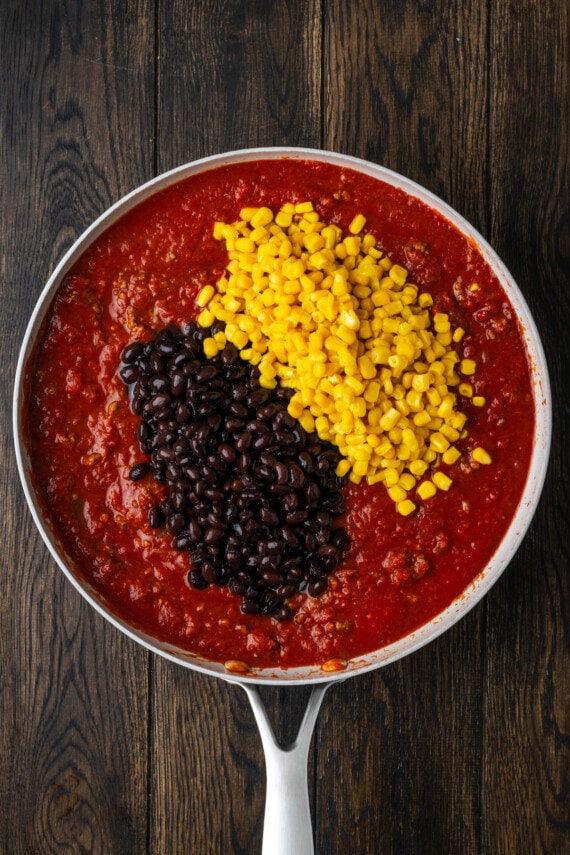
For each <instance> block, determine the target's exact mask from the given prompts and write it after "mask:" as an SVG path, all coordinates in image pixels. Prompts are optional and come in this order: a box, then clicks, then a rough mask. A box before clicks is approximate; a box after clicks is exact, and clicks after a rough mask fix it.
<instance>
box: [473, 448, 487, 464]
mask: <svg viewBox="0 0 570 855" xmlns="http://www.w3.org/2000/svg"><path fill="white" fill-rule="evenodd" d="M471 456H472V458H473V460H475V461H476V462H477V463H482V464H483V465H488V464H489V463H491V455H490V454H489V452H488V451H485V449H484V448H481V447H480V446H477V448H474V449H473V451H472V452H471Z"/></svg>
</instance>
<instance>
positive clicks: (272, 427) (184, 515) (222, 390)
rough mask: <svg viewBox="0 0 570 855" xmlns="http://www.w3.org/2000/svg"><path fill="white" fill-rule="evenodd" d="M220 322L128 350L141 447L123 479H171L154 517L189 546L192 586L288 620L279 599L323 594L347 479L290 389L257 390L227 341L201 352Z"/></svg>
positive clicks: (342, 539)
mask: <svg viewBox="0 0 570 855" xmlns="http://www.w3.org/2000/svg"><path fill="white" fill-rule="evenodd" d="M222 329H223V325H217V324H215V325H214V326H213V327H211V328H207V329H206V328H202V327H199V326H198V325H196V324H189V325H187V326H185V327H183V328H182V329H179V328H172V327H167V328H164V329H162V330H161V331H160V332H159V333H158V334H157V335H156V336H155V337H154V338H153V339H152V340H150V341H147V342H142V341H141V342H139V341H136V342H133V343H131V344H129V345H128V346H127V347H126V348H125V350H124V351H123V353H122V356H121V358H122V365H121V367H120V369H119V375H120V377H121V379H122V380H123V382H124V383H125V384H127V385H128V386H129V391H130V397H131V409H132V411H133V412H134V413H135V414H136V415H139V416H141V421H140V423H139V426H138V440H139V443H140V448H141V451H142V452H143V453H144V454H145V455H146V458H145V460H144V462H141V463H138V464H136V465H135V466H133V467H132V469H131V471H130V478H131V479H132V480H134V481H137V480H140V479H142V478H144V477H146V476H147V475H148V474H149V473H152V475H153V476H154V477H155V478H156V479H157V480H158V481H159V482H163V483H166V484H167V485H168V487H169V488H170V490H169V496H168V498H167V499H166V500H165V501H164V502H163V503H162V504H161V505H159V506H156V507H153V508H151V510H150V511H149V523H150V525H151V526H152V527H153V528H160V527H161V526H165V527H166V529H167V531H168V532H169V533H170V534H171V535H172V538H173V540H172V545H173V546H174V548H175V549H178V550H187V551H188V552H189V557H190V565H191V569H190V570H189V572H188V583H189V584H190V585H193V586H194V587H195V588H206V587H207V586H208V585H227V587H228V589H229V590H230V591H231V592H232V593H233V594H236V595H238V596H240V597H242V598H243V602H242V605H241V610H242V611H243V612H244V613H245V614H264V615H272V616H273V617H274V618H276V619H278V620H287V619H288V618H289V617H290V616H291V609H290V607H289V605H288V604H287V603H286V601H287V600H288V599H289V598H290V597H291V596H293V594H295V593H296V592H297V591H307V593H308V594H309V595H311V596H313V597H316V596H318V595H319V594H321V593H322V592H323V591H324V590H325V589H326V587H327V584H328V583H327V576H328V574H329V573H331V571H332V570H334V568H335V567H336V566H337V563H338V561H339V558H340V556H341V554H342V552H343V550H344V549H345V547H346V545H347V543H348V536H347V533H346V531H345V529H344V528H342V527H341V526H340V525H339V521H338V519H336V518H337V517H338V516H339V515H341V514H342V513H343V512H344V510H345V508H344V505H343V498H342V493H341V489H342V487H343V486H345V484H346V483H347V479H346V477H344V478H340V477H339V476H337V475H336V473H335V470H336V466H337V464H338V462H339V460H340V459H341V455H340V452H339V450H338V449H337V448H336V447H335V446H334V445H332V444H331V443H327V442H323V441H321V440H320V439H319V438H318V436H317V434H316V433H307V432H306V431H305V430H304V429H303V427H302V426H301V425H300V424H299V423H298V421H297V420H296V419H294V418H292V417H291V415H290V414H289V413H288V412H287V404H288V402H289V400H290V397H291V394H292V392H291V390H289V389H286V388H284V387H279V386H278V387H277V388H276V389H273V390H268V389H265V388H263V387H261V386H260V384H259V370H258V369H257V368H256V367H254V366H252V365H251V364H249V363H247V362H245V361H244V360H242V359H241V357H240V356H239V352H238V350H237V348H236V347H235V346H234V345H232V344H229V343H228V344H226V346H225V347H224V348H223V350H221V351H220V352H219V353H218V355H217V356H215V357H213V358H208V357H206V356H205V355H204V352H203V347H202V342H203V341H204V339H205V338H207V337H209V336H212V335H214V334H215V333H216V332H219V331H220V330H222Z"/></svg>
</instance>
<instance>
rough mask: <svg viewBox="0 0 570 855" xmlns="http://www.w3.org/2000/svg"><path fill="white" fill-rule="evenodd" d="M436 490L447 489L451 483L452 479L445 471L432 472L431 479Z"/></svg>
mask: <svg viewBox="0 0 570 855" xmlns="http://www.w3.org/2000/svg"><path fill="white" fill-rule="evenodd" d="M431 480H432V481H433V483H434V484H435V486H436V487H437V489H438V490H449V488H450V487H451V485H452V483H453V482H452V480H451V478H450V477H449V475H446V474H445V472H434V473H433V476H432V479H431Z"/></svg>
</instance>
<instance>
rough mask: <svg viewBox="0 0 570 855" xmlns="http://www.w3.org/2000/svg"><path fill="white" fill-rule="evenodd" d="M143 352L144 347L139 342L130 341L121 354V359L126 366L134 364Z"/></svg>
mask: <svg viewBox="0 0 570 855" xmlns="http://www.w3.org/2000/svg"><path fill="white" fill-rule="evenodd" d="M143 350H144V345H143V343H142V342H141V341H132V342H131V343H130V344H128V345H127V346H126V347H125V349H124V350H123V352H122V353H121V359H122V361H123V362H124V363H126V364H130V363H131V362H135V361H136V360H137V358H138V357H139V356H142V354H143Z"/></svg>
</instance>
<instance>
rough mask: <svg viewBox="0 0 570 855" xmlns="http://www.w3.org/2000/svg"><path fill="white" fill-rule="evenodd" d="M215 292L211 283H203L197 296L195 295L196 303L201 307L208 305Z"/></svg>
mask: <svg viewBox="0 0 570 855" xmlns="http://www.w3.org/2000/svg"><path fill="white" fill-rule="evenodd" d="M215 293H216V291H215V288H214V286H213V285H204V287H203V288H202V290H201V291H200V293H199V294H198V296H197V297H196V304H197V305H198V306H200V308H201V309H203V308H204V307H205V306H207V305H208V303H209V302H210V300H211V299H212V297H213V296H214V294H215Z"/></svg>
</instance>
